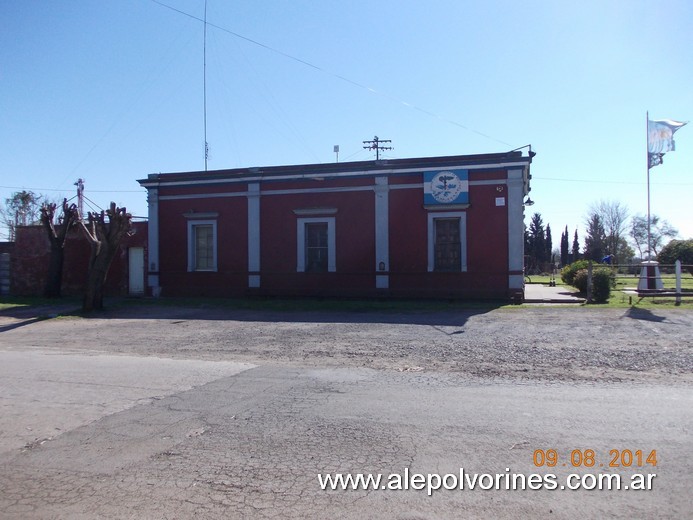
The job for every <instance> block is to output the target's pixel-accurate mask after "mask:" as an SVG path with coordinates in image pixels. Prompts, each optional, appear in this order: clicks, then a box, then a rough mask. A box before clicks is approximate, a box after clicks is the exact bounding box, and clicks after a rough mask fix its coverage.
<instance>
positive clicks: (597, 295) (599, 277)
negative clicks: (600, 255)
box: [592, 267, 614, 303]
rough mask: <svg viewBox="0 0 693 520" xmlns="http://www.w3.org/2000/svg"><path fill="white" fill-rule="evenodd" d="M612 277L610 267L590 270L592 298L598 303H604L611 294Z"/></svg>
mask: <svg viewBox="0 0 693 520" xmlns="http://www.w3.org/2000/svg"><path fill="white" fill-rule="evenodd" d="M612 278H614V275H613V273H612V272H611V269H605V268H603V267H601V268H599V269H595V270H594V271H592V299H593V300H594V301H595V302H598V303H605V302H606V301H607V300H608V299H609V296H611V285H612Z"/></svg>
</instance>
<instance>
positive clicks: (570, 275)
mask: <svg viewBox="0 0 693 520" xmlns="http://www.w3.org/2000/svg"><path fill="white" fill-rule="evenodd" d="M588 265H589V260H577V261H576V262H573V263H572V264H569V265H566V266H565V267H564V268H563V269H561V280H563V283H564V284H567V285H574V283H573V281H574V280H575V274H576V273H577V272H578V271H579V270H580V269H587V266H588ZM585 287H587V286H586V285H585Z"/></svg>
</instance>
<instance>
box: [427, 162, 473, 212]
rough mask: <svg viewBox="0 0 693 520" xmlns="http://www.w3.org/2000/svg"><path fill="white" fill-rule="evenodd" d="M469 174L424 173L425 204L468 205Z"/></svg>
mask: <svg viewBox="0 0 693 520" xmlns="http://www.w3.org/2000/svg"><path fill="white" fill-rule="evenodd" d="M468 203H469V172H468V171H467V170H444V171H432V172H424V204H468Z"/></svg>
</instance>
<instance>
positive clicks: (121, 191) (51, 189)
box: [0, 186, 144, 193]
mask: <svg viewBox="0 0 693 520" xmlns="http://www.w3.org/2000/svg"><path fill="white" fill-rule="evenodd" d="M0 188H2V189H6V190H31V191H70V190H69V189H63V190H60V189H56V188H31V187H27V186H0ZM142 189H144V188H142ZM89 191H90V192H91V193H143V191H142V190H89Z"/></svg>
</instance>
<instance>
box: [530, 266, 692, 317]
mask: <svg viewBox="0 0 693 520" xmlns="http://www.w3.org/2000/svg"><path fill="white" fill-rule="evenodd" d="M529 280H531V281H529V282H528V281H527V279H526V278H525V283H532V284H534V283H538V284H544V285H548V284H549V283H550V281H551V277H550V276H549V275H548V274H541V275H531V276H529ZM662 283H663V284H664V288H665V289H667V290H670V291H674V290H675V289H676V276H675V275H674V274H666V273H664V274H662ZM556 285H557V286H564V287H567V288H570V286H568V285H565V284H564V283H563V281H562V280H561V276H560V274H558V275H557V276H556ZM637 286H638V277H637V276H636V275H625V274H619V275H618V276H616V287H614V288H612V289H611V297H610V298H609V301H608V303H604V304H596V305H600V306H603V307H615V308H627V307H631V306H637V307H643V308H660V307H664V306H670V307H675V306H676V299H675V298H674V297H671V296H666V297H664V296H645V297H639V296H637V295H633V294H627V293H626V292H624V291H626V290H628V289H631V290H632V289H636V288H637ZM681 289H682V290H683V292H684V293H686V292H688V293H689V295H688V296H684V297H683V298H682V299H681V305H680V306H679V308H687V309H693V275H691V274H690V273H689V272H684V273H683V274H682V276H681Z"/></svg>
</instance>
